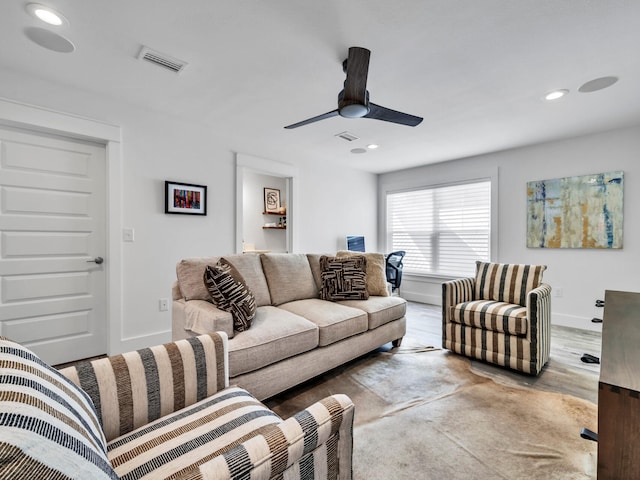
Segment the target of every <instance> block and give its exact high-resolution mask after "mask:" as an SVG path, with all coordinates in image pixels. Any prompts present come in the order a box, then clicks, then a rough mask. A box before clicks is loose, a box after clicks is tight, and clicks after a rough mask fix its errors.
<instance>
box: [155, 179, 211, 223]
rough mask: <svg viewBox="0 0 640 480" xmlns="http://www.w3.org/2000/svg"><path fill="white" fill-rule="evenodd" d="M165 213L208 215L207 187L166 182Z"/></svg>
mask: <svg viewBox="0 0 640 480" xmlns="http://www.w3.org/2000/svg"><path fill="white" fill-rule="evenodd" d="M164 213H179V214H182V215H206V214H207V186H206V185H192V184H187V183H177V182H169V181H165V182H164Z"/></svg>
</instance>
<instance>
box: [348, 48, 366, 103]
mask: <svg viewBox="0 0 640 480" xmlns="http://www.w3.org/2000/svg"><path fill="white" fill-rule="evenodd" d="M370 57H371V51H370V50H367V49H366V48H362V47H350V48H349V58H347V69H346V71H345V73H346V74H347V78H346V79H345V81H344V98H343V100H342V101H343V102H345V104H351V103H357V104H360V105H366V104H367V98H366V97H367V75H368V74H369V58H370Z"/></svg>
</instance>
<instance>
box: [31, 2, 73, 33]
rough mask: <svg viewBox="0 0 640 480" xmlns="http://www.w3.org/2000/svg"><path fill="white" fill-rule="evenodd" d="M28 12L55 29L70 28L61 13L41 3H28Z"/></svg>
mask: <svg viewBox="0 0 640 480" xmlns="http://www.w3.org/2000/svg"><path fill="white" fill-rule="evenodd" d="M26 9H27V12H29V14H30V15H32V16H33V17H35V18H37V19H38V20H42V21H43V22H45V23H47V24H49V25H53V26H55V27H60V26H68V25H69V21H68V20H67V19H66V18H65V16H64V15H62V14H61V13H60V12H58V11H56V10H54V9H53V8H50V7H47V6H45V5H41V4H39V3H28V4H27V7H26Z"/></svg>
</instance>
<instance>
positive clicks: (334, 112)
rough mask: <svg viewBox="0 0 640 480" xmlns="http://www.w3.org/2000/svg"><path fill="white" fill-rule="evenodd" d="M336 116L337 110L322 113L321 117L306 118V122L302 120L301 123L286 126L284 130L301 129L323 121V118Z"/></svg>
mask: <svg viewBox="0 0 640 480" xmlns="http://www.w3.org/2000/svg"><path fill="white" fill-rule="evenodd" d="M336 115H338V110H331V111H330V112H327V113H323V114H322V115H318V116H317V117H312V118H307V119H306V120H302V121H301V122H298V123H293V124H291V125H287V126H286V127H284V128H288V129H291V128H298V127H302V126H303V125H308V124H310V123H314V122H319V121H320V120H324V119H325V118H331V117H335V116H336Z"/></svg>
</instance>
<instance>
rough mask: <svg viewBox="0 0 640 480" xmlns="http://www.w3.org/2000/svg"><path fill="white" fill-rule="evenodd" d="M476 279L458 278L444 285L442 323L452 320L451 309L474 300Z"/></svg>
mask: <svg viewBox="0 0 640 480" xmlns="http://www.w3.org/2000/svg"><path fill="white" fill-rule="evenodd" d="M475 287H476V279H475V277H468V278H458V279H456V280H450V281H448V282H444V283H443V284H442V322H443V323H447V322H449V321H450V320H451V307H454V306H456V305H457V304H459V303H463V302H470V301H471V300H473V299H474V298H473V297H474V292H475Z"/></svg>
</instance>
